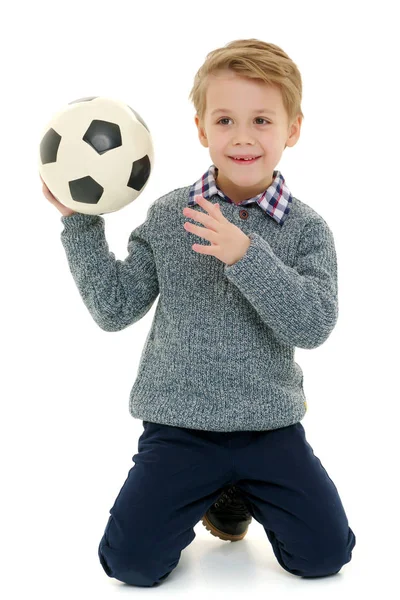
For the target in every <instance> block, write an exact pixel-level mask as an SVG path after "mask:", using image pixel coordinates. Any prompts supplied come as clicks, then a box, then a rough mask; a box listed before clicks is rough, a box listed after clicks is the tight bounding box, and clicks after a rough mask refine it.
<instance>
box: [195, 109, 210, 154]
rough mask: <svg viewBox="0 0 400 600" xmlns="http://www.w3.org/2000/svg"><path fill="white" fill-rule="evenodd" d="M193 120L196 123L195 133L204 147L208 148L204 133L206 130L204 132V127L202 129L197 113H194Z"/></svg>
mask: <svg viewBox="0 0 400 600" xmlns="http://www.w3.org/2000/svg"><path fill="white" fill-rule="evenodd" d="M194 122H195V123H196V127H197V133H198V136H199V140H200V143H201V144H202V145H203V146H204V147H205V148H208V140H207V135H206V132H205V129H204V127H203V125H202V124H201V122H200V119H199V116H198V115H195V117H194Z"/></svg>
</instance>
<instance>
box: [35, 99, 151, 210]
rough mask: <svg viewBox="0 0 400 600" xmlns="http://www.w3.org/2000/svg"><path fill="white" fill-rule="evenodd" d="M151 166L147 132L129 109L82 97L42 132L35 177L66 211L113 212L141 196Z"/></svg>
mask: <svg viewBox="0 0 400 600" xmlns="http://www.w3.org/2000/svg"><path fill="white" fill-rule="evenodd" d="M153 163H154V151H153V142H152V138H151V135H150V130H149V128H148V127H147V125H146V123H145V122H144V121H143V119H142V118H141V116H140V115H139V114H138V113H137V112H136V111H135V110H133V108H131V107H130V106H128V105H127V104H125V103H124V102H121V101H119V100H116V99H113V98H108V97H105V96H94V97H90V98H81V99H79V100H74V101H73V102H70V103H69V104H68V105H67V106H66V107H65V108H63V109H62V110H60V111H59V112H58V113H56V114H55V115H54V116H53V118H52V119H51V121H50V122H49V123H48V124H47V126H46V127H45V128H44V131H43V134H42V138H41V142H40V150H39V173H40V175H41V177H42V179H43V181H44V182H45V184H46V185H47V187H48V188H49V190H50V192H51V193H52V194H53V196H55V197H56V198H57V200H59V202H61V204H64V206H67V207H68V208H70V209H72V210H74V211H76V212H80V213H84V214H87V215H102V214H104V213H109V212H114V211H116V210H119V209H120V208H123V207H124V206H126V205H127V204H130V202H132V201H133V200H136V198H137V197H138V196H139V195H140V194H141V193H142V191H143V190H144V188H145V187H146V184H147V182H148V180H149V177H150V173H151V169H152V167H153Z"/></svg>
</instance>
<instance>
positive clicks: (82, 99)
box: [68, 96, 98, 104]
mask: <svg viewBox="0 0 400 600" xmlns="http://www.w3.org/2000/svg"><path fill="white" fill-rule="evenodd" d="M96 98H98V96H88V97H87V98H79V99H78V100H72V102H68V104H77V103H78V102H90V100H96Z"/></svg>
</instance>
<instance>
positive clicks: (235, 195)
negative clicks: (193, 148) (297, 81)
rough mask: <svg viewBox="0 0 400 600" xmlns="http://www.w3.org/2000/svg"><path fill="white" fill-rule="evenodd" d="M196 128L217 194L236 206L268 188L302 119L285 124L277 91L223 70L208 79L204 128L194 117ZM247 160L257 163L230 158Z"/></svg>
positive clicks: (283, 109)
mask: <svg viewBox="0 0 400 600" xmlns="http://www.w3.org/2000/svg"><path fill="white" fill-rule="evenodd" d="M218 109H224V110H221V111H219V112H215V111H217V110H218ZM259 109H268V110H270V111H273V113H274V114H273V113H272V112H267V110H262V111H260V110H259ZM263 119H265V120H263ZM195 123H196V125H197V128H198V135H199V139H200V142H201V143H202V145H203V146H205V147H206V148H209V152H210V157H211V159H212V162H213V164H214V165H215V166H216V167H217V168H218V175H217V181H218V186H219V188H220V189H221V190H222V191H223V192H224V193H225V194H226V195H227V196H228V197H229V198H230V199H231V200H232V201H233V202H236V203H237V202H241V201H242V200H246V199H248V198H252V197H253V196H256V195H257V194H259V193H261V192H263V191H264V190H265V189H266V188H267V187H269V186H270V185H271V183H272V181H273V171H274V169H275V167H276V165H277V164H278V162H279V160H280V158H281V156H282V153H283V150H284V149H285V147H286V146H294V145H295V144H296V142H297V140H298V138H299V136H300V127H301V117H300V116H299V117H297V119H296V120H295V121H294V123H290V124H289V123H288V116H287V113H286V111H285V108H284V106H283V102H282V96H281V92H280V90H279V88H278V87H276V86H270V85H268V84H266V83H264V82H260V81H257V80H255V79H249V78H245V77H240V76H238V75H237V74H236V73H235V72H233V71H230V70H225V71H220V72H219V73H218V74H213V75H211V76H210V77H209V83H208V87H207V95H206V112H205V116H204V123H200V121H199V117H198V115H196V116H195ZM247 154H248V155H251V156H260V158H258V159H257V160H256V161H254V162H252V163H251V164H245V163H243V161H242V162H240V163H239V162H238V161H235V160H233V159H232V158H230V157H231V156H240V155H247Z"/></svg>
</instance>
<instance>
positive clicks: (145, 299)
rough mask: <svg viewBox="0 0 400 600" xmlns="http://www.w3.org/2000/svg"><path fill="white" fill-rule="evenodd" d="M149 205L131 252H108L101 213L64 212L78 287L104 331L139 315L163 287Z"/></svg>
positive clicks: (63, 237) (66, 238)
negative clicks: (120, 255)
mask: <svg viewBox="0 0 400 600" xmlns="http://www.w3.org/2000/svg"><path fill="white" fill-rule="evenodd" d="M151 210H152V206H150V208H149V210H148V213H147V217H146V220H145V222H144V223H142V224H141V225H139V227H137V228H136V229H134V231H133V232H132V233H131V234H130V237H129V241H128V256H127V257H126V258H125V260H123V261H122V260H116V259H115V255H114V254H113V253H112V252H109V249H108V244H107V241H106V238H105V222H104V218H103V217H101V216H100V215H86V214H82V213H75V214H74V215H70V216H68V217H61V221H62V223H63V225H64V230H63V231H62V232H61V241H62V244H63V246H64V249H65V252H66V255H67V259H68V263H69V268H70V271H71V273H72V276H73V278H74V280H75V283H76V285H77V287H78V290H79V293H80V295H81V297H82V299H83V302H84V303H85V305H86V307H87V309H88V310H89V312H90V314H91V315H92V317H93V319H94V320H95V322H96V323H97V324H98V325H99V326H100V327H101V329H103V330H104V331H119V330H121V329H124V328H125V327H127V326H128V325H131V324H132V323H135V322H136V321H139V319H141V318H142V317H143V316H144V315H145V314H146V313H147V312H148V311H149V310H150V308H151V306H152V304H153V303H154V301H155V299H156V298H157V296H158V293H159V286H158V279H157V271H156V265H155V260H154V256H153V252H152V249H151V246H150V243H149V239H148V237H147V233H148V227H149V221H150V218H151V216H150V213H151Z"/></svg>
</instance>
